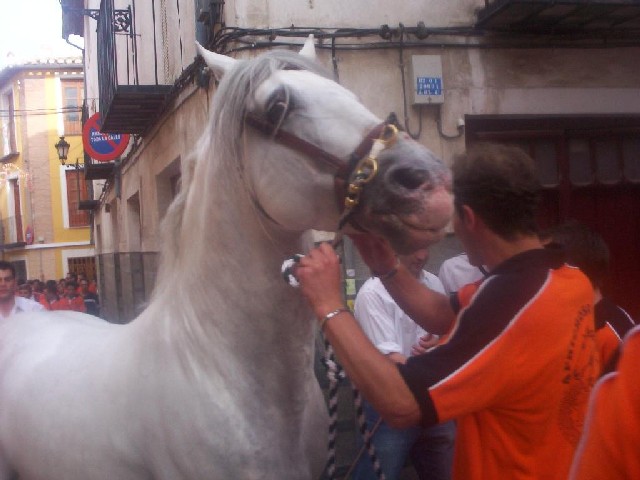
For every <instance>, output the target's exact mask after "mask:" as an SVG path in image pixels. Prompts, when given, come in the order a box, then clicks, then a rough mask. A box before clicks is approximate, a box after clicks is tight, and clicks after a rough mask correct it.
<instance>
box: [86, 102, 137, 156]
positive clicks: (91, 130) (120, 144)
mask: <svg viewBox="0 0 640 480" xmlns="http://www.w3.org/2000/svg"><path fill="white" fill-rule="evenodd" d="M101 127H102V119H101V117H100V112H98V113H95V114H93V115H92V116H91V117H90V118H89V119H88V120H87V121H86V122H85V124H84V126H83V127H82V144H83V146H84V151H85V152H87V153H88V154H89V156H90V157H91V158H93V159H94V160H97V161H99V162H109V161H111V160H115V159H116V158H118V157H119V156H120V155H122V153H123V152H124V151H125V150H126V149H127V145H129V134H128V133H102V132H101V131H100V128H101Z"/></svg>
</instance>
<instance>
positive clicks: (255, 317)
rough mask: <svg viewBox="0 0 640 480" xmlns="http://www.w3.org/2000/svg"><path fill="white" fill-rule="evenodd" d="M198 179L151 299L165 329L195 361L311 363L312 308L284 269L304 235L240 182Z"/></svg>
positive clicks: (255, 365) (273, 366)
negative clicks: (261, 205)
mask: <svg viewBox="0 0 640 480" xmlns="http://www.w3.org/2000/svg"><path fill="white" fill-rule="evenodd" d="M212 177H213V176H210V177H209V178H212ZM194 182H195V184H194V186H193V188H194V191H193V192H192V193H193V194H192V195H191V196H190V200H189V201H188V203H187V205H186V207H185V216H184V218H183V223H182V231H181V239H180V242H181V246H180V247H179V250H180V251H179V253H178V255H177V257H176V259H175V261H174V269H173V271H172V272H171V278H167V276H166V272H165V277H164V278H162V279H159V289H158V291H157V292H156V296H155V299H154V305H152V307H153V310H154V311H155V312H157V313H158V314H160V315H161V316H162V318H163V319H164V322H166V324H165V325H164V328H163V331H164V332H165V333H166V334H167V335H169V336H170V337H171V339H172V340H171V341H177V342H181V343H186V344H187V346H188V351H189V352H192V353H193V355H194V358H196V361H203V362H210V361H220V362H225V363H226V364H227V365H228V364H229V363H232V362H233V361H234V359H241V362H243V363H244V364H245V365H247V367H248V368H250V369H251V370H257V371H259V370H260V367H261V366H264V368H265V369H269V370H270V371H274V370H277V369H278V368H279V367H280V368H286V369H289V368H290V366H291V365H292V364H293V365H296V364H304V363H310V361H311V355H312V345H313V322H312V321H311V319H310V312H309V311H308V309H307V307H306V305H305V304H304V302H303V301H302V298H301V295H300V294H299V292H298V291H296V290H295V289H293V288H291V287H290V286H288V285H287V284H286V283H285V282H284V281H283V280H282V276H281V274H280V266H281V264H282V261H283V260H284V259H285V258H287V257H289V256H291V255H293V254H294V253H299V252H301V251H303V250H302V248H303V243H304V240H303V236H302V235H300V234H299V233H290V232H284V231H282V230H280V229H279V228H277V226H276V225H275V224H274V223H273V222H271V221H270V220H268V219H265V218H264V217H262V216H261V214H259V213H258V212H257V211H256V208H255V205H254V204H253V203H252V201H251V199H250V197H249V196H247V194H246V193H245V192H244V191H243V189H242V188H240V187H239V186H238V185H234V184H233V182H228V181H227V182H225V181H219V182H217V183H216V184H215V185H206V182H202V181H199V180H198V179H194ZM187 245H188V248H185V247H186V246H187ZM158 292H159V294H158ZM216 357H217V359H216ZM192 361H193V359H190V362H192ZM238 368H242V365H239V366H238Z"/></svg>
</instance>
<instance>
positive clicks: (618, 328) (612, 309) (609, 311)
mask: <svg viewBox="0 0 640 480" xmlns="http://www.w3.org/2000/svg"><path fill="white" fill-rule="evenodd" d="M547 235H548V236H549V237H550V239H551V241H552V242H553V243H555V244H558V245H561V246H562V247H563V248H564V250H565V254H566V258H567V262H568V263H569V264H571V265H575V266H576V267H578V268H579V269H580V270H582V271H583V272H584V274H585V275H586V276H587V277H588V278H589V281H590V282H591V285H592V286H593V294H594V297H595V298H594V301H595V308H594V318H595V326H596V344H597V347H598V352H599V354H600V365H601V366H602V373H608V372H611V371H613V370H614V369H615V365H616V361H617V358H618V352H619V349H620V345H621V342H622V339H623V338H624V336H625V335H626V334H627V332H628V331H629V330H631V329H632V328H633V327H634V325H635V321H634V320H633V318H631V316H630V315H629V314H628V313H627V312H626V311H625V310H624V309H622V308H621V307H619V306H618V305H616V304H615V303H614V302H613V301H612V300H611V299H610V298H609V297H607V296H605V295H603V293H602V287H603V285H604V282H605V279H606V277H607V275H608V274H609V258H610V254H609V247H608V246H607V244H606V242H605V241H604V239H603V238H602V237H601V236H600V235H599V234H598V233H597V232H595V231H593V230H591V229H590V228H589V227H587V226H586V225H584V224H582V223H579V222H577V221H575V220H570V221H568V222H565V223H563V224H561V225H558V226H556V227H554V228H552V229H551V230H550V231H549V232H548V233H547Z"/></svg>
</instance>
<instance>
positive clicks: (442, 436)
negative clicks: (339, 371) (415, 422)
mask: <svg viewBox="0 0 640 480" xmlns="http://www.w3.org/2000/svg"><path fill="white" fill-rule="evenodd" d="M362 406H363V410H364V415H365V419H366V422H367V428H368V429H369V431H371V430H372V429H373V427H374V426H375V424H376V423H377V421H378V418H380V416H379V415H378V414H377V412H376V411H375V410H374V409H373V407H372V406H371V405H370V404H369V403H368V402H366V401H363V402H362ZM454 437H455V424H454V423H453V422H447V423H444V424H441V425H435V426H434V427H431V428H428V429H424V428H421V427H411V428H406V429H397V428H391V427H390V426H389V425H387V424H386V423H385V422H381V423H380V426H379V427H378V429H377V430H376V432H375V433H374V435H373V439H372V441H373V445H374V446H375V449H376V455H377V457H378V460H379V462H380V466H381V468H382V471H383V472H384V475H385V477H386V480H397V478H398V476H399V475H400V472H401V471H402V468H403V467H404V466H405V464H406V462H407V459H408V458H409V456H410V455H411V459H412V461H413V462H414V465H415V467H416V470H417V471H418V475H419V478H420V480H425V479H429V480H449V478H450V477H451V462H452V461H453V443H454V439H455V438H454ZM363 444H364V440H363V439H362V437H361V436H360V435H358V445H357V446H358V450H359V449H360V447H361V446H362V445H363ZM423 474H425V475H426V476H423ZM352 480H377V477H376V474H375V471H374V470H373V464H372V462H371V458H370V457H369V454H368V452H367V451H366V450H365V451H364V452H363V453H362V456H361V457H360V459H359V460H358V463H357V464H356V466H355V468H354V470H353V476H352Z"/></svg>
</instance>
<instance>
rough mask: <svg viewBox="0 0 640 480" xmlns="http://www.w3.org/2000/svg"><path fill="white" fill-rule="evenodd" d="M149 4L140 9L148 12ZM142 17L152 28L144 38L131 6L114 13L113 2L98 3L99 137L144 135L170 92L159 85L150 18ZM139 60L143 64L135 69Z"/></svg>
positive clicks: (154, 35)
mask: <svg viewBox="0 0 640 480" xmlns="http://www.w3.org/2000/svg"><path fill="white" fill-rule="evenodd" d="M154 4H155V2H149V3H146V2H145V4H144V5H145V7H146V8H150V9H153V8H155V7H154ZM138 11H140V8H138ZM145 13H146V12H145ZM147 17H148V18H149V19H151V20H150V21H152V23H153V24H152V25H151V26H150V27H147V28H146V30H145V35H144V36H142V35H137V34H136V19H135V18H134V13H133V11H132V9H131V7H129V8H128V9H126V10H115V9H114V5H113V0H102V1H101V3H100V12H99V15H98V31H97V46H98V84H99V85H98V86H99V92H100V113H101V115H102V128H101V131H102V132H104V133H130V134H140V135H142V134H144V133H145V132H146V130H147V129H148V128H149V126H151V125H152V124H154V123H155V121H156V119H157V118H158V116H159V114H160V113H161V110H162V107H163V106H164V103H165V101H166V98H167V95H168V94H169V92H170V91H171V85H162V84H160V83H159V81H158V56H157V54H156V44H157V39H156V26H155V15H152V14H151V13H150V14H149V15H148V16H145V17H144V18H145V19H146V18H147ZM138 41H140V42H141V45H138ZM141 47H144V48H141ZM142 61H144V62H145V63H144V64H143V65H140V62H142Z"/></svg>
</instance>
